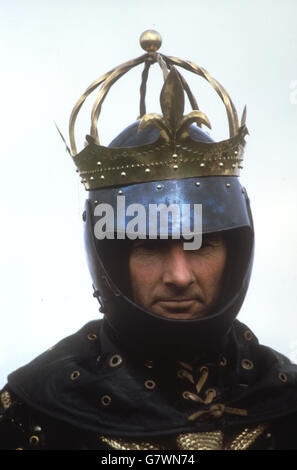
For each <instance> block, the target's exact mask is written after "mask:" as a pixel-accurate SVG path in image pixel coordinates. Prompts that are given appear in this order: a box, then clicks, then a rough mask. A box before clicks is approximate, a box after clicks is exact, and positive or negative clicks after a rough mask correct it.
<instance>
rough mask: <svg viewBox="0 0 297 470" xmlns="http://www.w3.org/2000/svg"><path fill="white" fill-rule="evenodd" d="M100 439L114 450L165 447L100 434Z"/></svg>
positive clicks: (161, 448) (159, 448)
mask: <svg viewBox="0 0 297 470" xmlns="http://www.w3.org/2000/svg"><path fill="white" fill-rule="evenodd" d="M100 440H101V441H102V442H105V443H106V444H107V445H109V446H110V447H111V448H112V449H115V450H165V447H163V446H161V445H158V444H153V443H151V442H143V441H140V442H129V441H125V440H124V439H114V438H109V437H105V436H101V437H100Z"/></svg>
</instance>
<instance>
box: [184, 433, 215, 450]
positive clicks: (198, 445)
mask: <svg viewBox="0 0 297 470" xmlns="http://www.w3.org/2000/svg"><path fill="white" fill-rule="evenodd" d="M176 442H177V447H178V449H182V450H223V433H222V431H214V432H196V433H189V434H180V435H179V436H177V439H176Z"/></svg>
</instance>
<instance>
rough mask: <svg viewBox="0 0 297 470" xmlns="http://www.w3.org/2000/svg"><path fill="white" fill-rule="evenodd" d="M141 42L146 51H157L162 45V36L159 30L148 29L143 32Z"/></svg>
mask: <svg viewBox="0 0 297 470" xmlns="http://www.w3.org/2000/svg"><path fill="white" fill-rule="evenodd" d="M139 42H140V45H141V47H142V49H144V50H145V51H146V52H156V51H157V50H158V49H160V47H161V44H162V38H161V35H160V34H159V33H158V32H157V31H154V30H153V29H148V30H146V31H144V32H143V33H142V35H141V36H140V39H139Z"/></svg>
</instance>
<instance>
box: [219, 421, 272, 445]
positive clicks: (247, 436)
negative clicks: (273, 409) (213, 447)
mask: <svg viewBox="0 0 297 470" xmlns="http://www.w3.org/2000/svg"><path fill="white" fill-rule="evenodd" d="M266 428H267V425H265V424H259V425H258V426H256V427H255V428H245V429H244V430H243V431H242V432H241V433H240V434H238V435H237V436H236V437H234V438H233V439H232V441H231V442H230V443H229V444H228V446H227V447H226V449H225V450H246V449H248V448H249V447H251V445H252V444H253V443H254V442H255V440H256V439H257V438H258V437H259V436H261V434H263V432H264V431H265V429H266Z"/></svg>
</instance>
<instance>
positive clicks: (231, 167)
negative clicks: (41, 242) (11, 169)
mask: <svg viewBox="0 0 297 470" xmlns="http://www.w3.org/2000/svg"><path fill="white" fill-rule="evenodd" d="M161 43H162V40H161V36H160V35H159V33H157V32H156V31H152V30H149V31H145V32H144V33H143V34H142V35H141V37H140V44H141V46H142V48H143V49H144V50H146V54H144V55H142V56H140V57H138V58H136V59H134V60H131V61H129V62H126V63H124V64H122V65H120V66H118V67H116V68H114V69H112V70H111V71H109V72H108V73H106V74H104V75H102V76H101V77H99V78H98V79H97V80H95V81H94V82H93V83H92V84H91V85H90V86H89V87H88V88H87V90H86V91H85V93H84V94H83V95H82V96H81V97H80V99H79V100H78V102H77V103H76V105H75V106H74V108H73V111H72V113H71V116H70V122H69V136H70V147H71V148H69V147H68V146H67V144H66V142H65V139H64V138H63V136H62V135H61V137H62V138H63V140H64V142H65V144H66V147H67V150H68V151H69V153H70V155H71V156H72V158H73V161H74V163H75V165H76V167H77V171H78V172H79V174H80V176H81V179H82V182H83V184H84V186H85V188H86V189H87V190H91V189H99V188H104V187H108V186H116V185H124V184H131V183H140V182H147V181H156V180H157V181H158V180H163V179H164V180H165V179H181V178H189V177H193V176H194V177H200V176H238V175H239V172H240V169H241V168H242V165H241V163H242V160H243V150H244V145H245V140H244V137H245V135H246V134H247V133H248V131H247V128H246V126H245V120H246V108H244V111H243V115H242V118H241V124H240V126H239V122H238V117H237V112H236V109H235V107H234V104H233V103H232V101H231V99H230V97H229V95H228V93H227V92H226V90H225V89H224V88H223V87H222V86H221V85H220V84H219V83H218V82H217V81H216V80H215V79H214V78H212V77H211V76H210V75H209V73H208V72H207V71H206V70H205V69H203V68H202V67H199V66H197V65H195V64H193V63H192V62H189V61H184V60H181V59H178V58H175V57H168V56H165V55H163V54H160V53H158V52H157V50H158V49H159V47H160V46H161ZM141 63H144V70H143V73H142V82H141V87H140V116H139V119H140V121H139V126H138V132H141V131H142V130H143V129H144V128H145V127H146V126H155V127H157V128H158V129H159V131H160V137H159V139H158V140H157V141H156V142H154V143H151V144H145V145H141V146H137V147H126V148H111V147H104V146H102V145H100V143H99V138H98V131H97V123H98V118H99V115H100V111H101V107H102V103H103V101H104V99H105V97H106V95H107V93H108V91H109V89H110V88H111V86H112V85H113V84H114V83H115V82H116V81H117V80H118V79H119V78H120V77H121V76H123V75H124V74H125V73H126V72H128V71H129V70H130V69H132V68H133V67H135V66H137V65H139V64H141ZM154 63H158V64H159V65H160V67H161V69H162V72H163V77H164V85H163V87H162V91H161V95H160V104H161V110H162V113H163V116H161V115H159V114H155V113H152V114H146V106H145V94H146V83H147V79H148V72H149V68H150V67H151V65H152V64H154ZM176 66H179V67H183V68H184V69H186V70H188V71H191V72H193V73H195V74H197V75H200V76H202V77H204V78H205V79H206V80H207V81H208V82H209V83H210V84H211V85H212V87H213V88H214V89H215V90H216V92H217V93H218V95H219V96H220V98H221V99H222V101H223V103H224V105H225V108H226V112H227V117H228V122H229V134H230V135H229V139H227V140H223V141H220V142H198V141H195V140H193V139H191V138H190V136H189V132H188V130H189V126H190V124H192V123H193V122H195V123H196V124H197V126H198V127H201V125H202V124H204V125H206V126H207V127H209V128H211V125H210V122H209V120H208V118H207V116H206V115H205V114H204V113H203V112H202V111H200V110H199V108H198V104H197V101H196V99H195V98H194V96H193V94H192V92H191V90H190V88H189V86H188V84H187V82H186V80H185V79H184V77H183V76H182V75H181V74H180V72H178V71H177V69H176ZM100 85H101V87H100V89H99V93H98V95H97V97H96V99H95V103H94V106H93V109H92V114H91V129H90V135H87V136H86V141H87V142H86V147H85V148H84V149H83V150H82V151H81V152H80V153H78V154H77V150H76V144H75V138H74V127H75V121H76V118H77V115H78V112H79V111H80V109H81V107H82V105H83V103H84V102H85V100H86V98H87V97H88V96H89V95H90V93H92V92H93V91H94V90H95V89H96V88H97V87H99V86H100ZM185 93H186V95H187V97H188V99H189V102H190V104H191V107H192V111H191V112H190V113H189V114H187V115H185V116H184V104H185V100H184V98H185ZM59 132H60V131H59ZM60 134H61V133H60Z"/></svg>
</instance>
